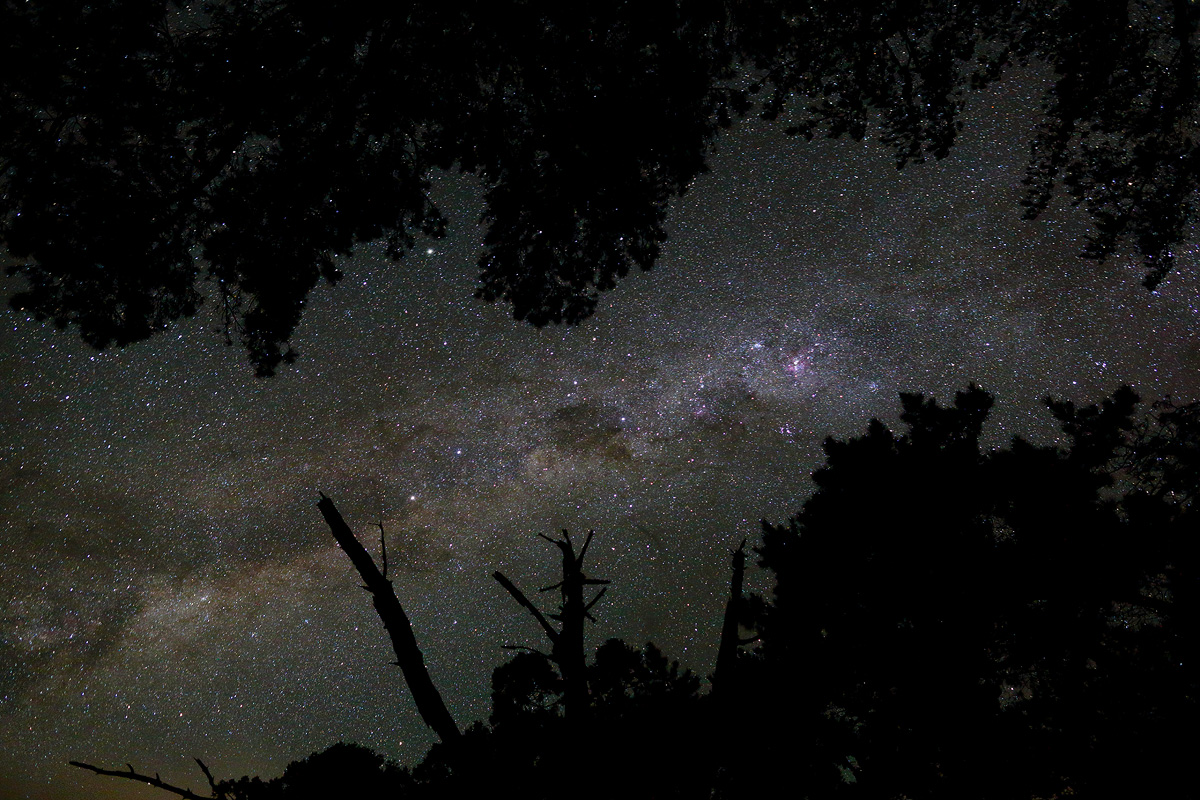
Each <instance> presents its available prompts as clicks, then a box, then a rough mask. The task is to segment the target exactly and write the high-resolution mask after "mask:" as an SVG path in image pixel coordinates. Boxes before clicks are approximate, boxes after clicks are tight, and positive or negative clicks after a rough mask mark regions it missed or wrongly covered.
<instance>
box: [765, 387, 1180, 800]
mask: <svg viewBox="0 0 1200 800" xmlns="http://www.w3.org/2000/svg"><path fill="white" fill-rule="evenodd" d="M1048 402H1049V405H1050V408H1051V411H1052V413H1053V414H1054V415H1055V416H1056V417H1057V418H1058V420H1059V421H1060V423H1061V425H1062V428H1063V431H1064V433H1065V435H1066V441H1067V444H1066V446H1065V447H1062V448H1059V447H1035V446H1033V445H1030V444H1029V443H1027V442H1025V441H1024V440H1022V439H1020V438H1018V439H1016V440H1014V442H1013V444H1012V446H1011V448H1008V449H1003V450H995V451H991V452H986V453H985V452H982V451H981V450H980V448H979V445H978V439H979V434H980V430H981V426H982V424H983V422H984V419H985V417H986V415H987V411H988V409H989V408H990V406H991V404H992V400H991V398H990V397H989V396H988V395H986V394H985V393H984V392H982V391H981V390H979V389H976V388H972V389H971V390H969V391H967V392H965V393H959V394H958V395H957V397H956V398H955V402H954V406H953V407H950V408H942V407H940V406H938V405H937V404H936V403H934V402H933V401H927V400H925V399H924V398H922V397H921V396H919V395H903V396H902V406H903V409H904V410H903V413H902V415H901V419H902V421H903V422H904V423H905V425H906V426H907V430H906V432H904V433H901V434H896V433H893V432H892V431H890V430H888V429H887V428H886V427H885V426H883V425H882V424H881V423H879V422H878V421H872V422H871V424H870V425H869V426H868V428H867V432H866V434H865V435H863V436H861V437H857V438H854V439H851V440H848V441H844V442H842V441H836V440H832V439H831V440H828V441H827V442H826V445H825V450H826V453H827V456H828V460H827V463H826V465H825V466H824V467H822V468H821V469H820V470H818V471H817V472H816V473H814V476H813V478H814V482H815V483H816V485H817V491H816V492H815V493H814V494H813V495H812V497H811V498H809V500H808V501H807V502H806V503H805V504H804V507H803V509H802V511H801V512H800V514H798V515H797V516H796V517H795V518H793V519H792V520H791V521H790V523H788V524H787V525H785V526H778V525H770V524H765V523H764V535H763V544H762V546H761V547H760V548H759V554H760V556H761V562H760V563H761V564H762V565H763V566H766V567H767V568H768V569H770V570H771V571H772V572H774V573H775V575H776V578H777V585H776V587H775V590H774V593H773V596H772V597H771V599H770V601H769V602H767V603H766V604H765V608H764V610H763V612H762V616H761V620H760V623H759V628H760V632H761V635H762V647H761V650H760V657H761V663H760V664H759V666H758V671H757V675H758V677H759V680H760V681H762V683H763V685H764V686H765V687H767V688H766V691H768V692H769V693H770V694H771V695H772V696H777V697H779V698H782V699H783V701H784V702H786V703H787V706H786V707H787V709H788V714H789V716H791V717H792V719H793V725H794V726H795V730H797V731H798V734H797V735H798V736H799V737H800V739H801V740H803V741H809V742H812V743H813V746H812V747H811V749H810V750H809V751H808V752H809V756H808V759H807V760H806V762H805V763H804V764H802V765H801V767H802V768H803V769H806V770H808V773H807V782H808V785H811V786H814V787H819V786H825V787H826V789H827V790H828V791H831V792H832V791H837V790H838V785H839V784H843V786H842V789H843V790H844V789H845V786H846V785H848V784H844V783H843V782H845V781H851V780H852V781H853V785H854V790H855V792H859V793H863V794H864V796H868V797H892V796H900V795H908V796H918V795H919V796H925V797H942V796H944V797H957V796H963V795H964V794H966V795H972V796H987V797H1010V796H1026V797H1028V796H1043V797H1045V796H1051V795H1053V794H1055V793H1059V794H1060V795H1061V793H1063V792H1065V791H1067V790H1068V789H1069V790H1070V791H1071V792H1075V793H1079V794H1082V795H1085V796H1086V795H1089V794H1092V795H1095V796H1098V797H1100V796H1112V795H1113V793H1115V794H1118V795H1122V794H1124V795H1128V794H1139V793H1144V792H1147V791H1152V792H1155V791H1162V792H1167V793H1169V792H1170V791H1177V790H1179V788H1180V781H1181V780H1182V778H1183V774H1182V773H1181V768H1180V767H1178V766H1176V765H1175V763H1174V762H1173V759H1176V758H1179V759H1183V760H1184V761H1186V756H1185V755H1184V753H1185V751H1186V749H1187V745H1185V744H1183V743H1182V742H1181V741H1180V739H1179V737H1177V736H1175V735H1174V734H1172V733H1167V732H1168V731H1174V730H1176V726H1177V725H1179V724H1182V717H1179V716H1177V715H1181V714H1182V715H1187V714H1190V713H1193V712H1194V709H1195V696H1196V695H1195V689H1196V687H1197V681H1196V673H1195V668H1194V665H1192V663H1191V662H1190V657H1191V656H1192V655H1193V654H1194V652H1195V650H1194V647H1195V646H1194V643H1193V642H1194V635H1195V633H1196V629H1195V614H1194V605H1192V603H1194V600H1192V599H1190V598H1194V594H1190V593H1191V592H1192V590H1193V589H1194V572H1193V571H1192V569H1193V567H1192V566H1191V565H1193V564H1194V563H1195V562H1194V552H1195V532H1194V529H1190V530H1187V529H1184V528H1179V527H1177V524H1178V523H1180V522H1183V523H1191V524H1194V521H1192V520H1190V519H1189V515H1190V513H1191V512H1190V506H1189V505H1188V502H1189V501H1188V500H1186V499H1185V498H1184V497H1183V496H1176V495H1174V494H1173V493H1171V492H1167V491H1160V492H1159V494H1157V495H1155V494H1153V493H1152V491H1153V490H1158V489H1160V488H1161V487H1164V486H1166V485H1167V483H1169V482H1168V481H1161V480H1159V479H1158V478H1157V477H1153V476H1151V475H1149V474H1148V473H1144V472H1142V471H1141V470H1143V469H1147V468H1150V465H1159V464H1166V466H1163V467H1157V466H1156V467H1155V468H1154V469H1160V470H1161V472H1162V473H1163V474H1166V473H1170V474H1177V472H1176V471H1177V470H1178V474H1185V473H1186V469H1185V468H1183V467H1181V466H1177V465H1176V463H1175V462H1173V461H1172V460H1171V458H1170V457H1168V456H1167V455H1166V454H1168V453H1180V454H1191V453H1194V452H1195V450H1194V447H1195V430H1194V428H1191V427H1190V413H1191V408H1190V407H1185V409H1184V410H1183V411H1182V414H1181V416H1179V417H1178V418H1175V417H1173V416H1172V415H1173V414H1174V413H1178V412H1176V411H1175V410H1174V407H1173V406H1156V407H1155V408H1154V409H1152V412H1151V414H1150V415H1149V417H1147V418H1146V419H1145V420H1144V421H1142V422H1138V420H1137V408H1138V406H1137V403H1138V398H1137V396H1136V395H1135V394H1134V393H1133V392H1132V391H1131V390H1129V389H1128V388H1122V389H1120V390H1118V391H1117V392H1116V393H1115V394H1114V395H1113V396H1112V397H1111V398H1109V399H1107V400H1105V401H1104V402H1102V403H1100V404H1097V405H1094V406H1088V407H1085V408H1081V409H1077V408H1075V407H1074V406H1073V405H1071V404H1068V403H1057V402H1053V401H1048ZM1177 434H1181V435H1177ZM1186 458H1187V456H1183V457H1181V458H1180V459H1179V463H1180V464H1182V463H1183V462H1184V461H1185V460H1186ZM1139 465H1142V466H1139ZM1147 487H1151V488H1150V489H1149V490H1148V488H1147ZM1176 590H1179V592H1180V594H1179V596H1178V599H1176V595H1175V591H1176ZM782 747H783V745H781V744H779V743H767V745H766V746H765V747H764V748H763V750H764V751H765V752H766V753H767V756H766V758H765V759H764V761H765V763H766V765H767V766H768V767H769V766H771V765H772V764H776V765H777V764H779V763H782V762H781V759H782V758H783V757H784V756H783V753H781V752H780V749H781V748H782ZM998 754H1004V757H1005V759H1006V761H1007V762H1008V763H1009V766H1008V767H1006V768H1005V769H1003V770H996V769H995V767H994V762H995V759H996V758H997V757H998ZM1155 754H1157V755H1155ZM1151 761H1155V762H1156V763H1159V764H1160V765H1161V766H1160V768H1158V769H1155V770H1153V771H1152V773H1153V774H1151V771H1149V770H1146V769H1144V768H1142V765H1144V764H1146V763H1149V762H1151ZM1180 763H1182V762H1180ZM981 775H988V776H989V777H988V785H987V787H986V788H983V787H981V786H980V785H979V776H981Z"/></svg>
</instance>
